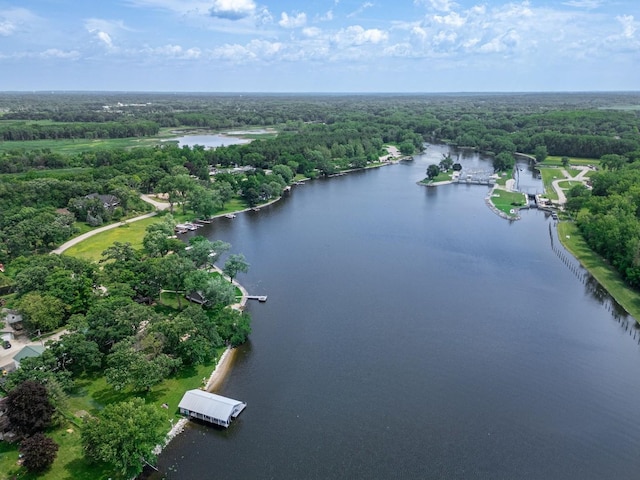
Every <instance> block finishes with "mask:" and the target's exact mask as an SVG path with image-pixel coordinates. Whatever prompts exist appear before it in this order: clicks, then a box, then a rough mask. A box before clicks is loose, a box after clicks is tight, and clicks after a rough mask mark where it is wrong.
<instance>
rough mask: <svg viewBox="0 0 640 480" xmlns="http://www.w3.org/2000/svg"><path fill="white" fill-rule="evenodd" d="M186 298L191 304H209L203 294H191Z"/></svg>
mask: <svg viewBox="0 0 640 480" xmlns="http://www.w3.org/2000/svg"><path fill="white" fill-rule="evenodd" d="M185 297H186V298H187V300H189V301H190V302H193V303H197V304H198V305H206V303H207V302H208V300H207V299H206V298H204V295H202V292H189V293H187V294H186V295H185Z"/></svg>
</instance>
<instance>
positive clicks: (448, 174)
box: [420, 172, 453, 185]
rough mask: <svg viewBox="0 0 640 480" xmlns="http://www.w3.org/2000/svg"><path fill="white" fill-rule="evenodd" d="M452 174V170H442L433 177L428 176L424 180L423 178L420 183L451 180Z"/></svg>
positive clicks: (427, 183)
mask: <svg viewBox="0 0 640 480" xmlns="http://www.w3.org/2000/svg"><path fill="white" fill-rule="evenodd" d="M452 175H453V173H451V172H440V173H439V174H438V175H437V176H435V177H434V178H432V179H431V178H429V177H427V178H425V179H424V180H422V181H421V182H420V183H424V184H425V185H429V184H430V183H436V182H450V181H451V177H452Z"/></svg>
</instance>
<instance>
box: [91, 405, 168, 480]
mask: <svg viewBox="0 0 640 480" xmlns="http://www.w3.org/2000/svg"><path fill="white" fill-rule="evenodd" d="M165 423H166V422H165V418H164V415H162V413H161V412H160V411H159V410H158V408H157V407H154V406H153V405H147V404H145V403H144V400H142V399H140V398H133V399H132V400H129V401H127V402H120V403H113V404H110V405H107V406H106V407H105V408H104V410H103V411H102V412H100V413H99V414H98V415H97V417H96V418H92V419H89V420H88V421H87V422H86V424H85V426H84V428H83V430H82V445H83V448H84V451H85V454H86V455H87V457H89V459H92V460H98V461H103V462H108V463H110V464H112V465H114V466H115V467H116V468H117V469H118V470H119V471H120V473H121V474H122V475H124V476H126V477H127V478H131V477H132V476H135V475H138V474H139V473H140V472H142V468H143V466H144V462H153V461H154V460H155V454H154V453H153V449H154V447H155V446H156V445H158V444H160V443H162V441H163V440H164V424H165Z"/></svg>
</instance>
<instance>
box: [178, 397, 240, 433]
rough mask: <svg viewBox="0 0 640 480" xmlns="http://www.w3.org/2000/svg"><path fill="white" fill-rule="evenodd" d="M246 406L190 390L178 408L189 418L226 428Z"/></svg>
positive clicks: (229, 399) (238, 402) (225, 398)
mask: <svg viewBox="0 0 640 480" xmlns="http://www.w3.org/2000/svg"><path fill="white" fill-rule="evenodd" d="M246 406H247V404H246V403H244V402H241V401H239V400H234V399H232V398H227V397H223V396H222V395H216V394H215V393H209V392H205V391H203V390H189V391H187V392H186V393H185V394H184V396H183V397H182V400H180V404H179V405H178V408H179V410H180V413H181V414H182V415H186V416H188V417H189V418H197V419H198V420H203V421H205V422H209V423H213V424H214V425H220V426H221V427H225V428H226V427H228V426H229V424H230V423H231V420H233V419H234V418H236V417H237V416H238V415H240V412H242V411H243V410H244V409H245V407H246Z"/></svg>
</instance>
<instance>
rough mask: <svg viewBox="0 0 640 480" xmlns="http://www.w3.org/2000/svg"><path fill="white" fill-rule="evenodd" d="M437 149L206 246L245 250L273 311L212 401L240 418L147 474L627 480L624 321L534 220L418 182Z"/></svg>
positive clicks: (361, 175)
mask: <svg viewBox="0 0 640 480" xmlns="http://www.w3.org/2000/svg"><path fill="white" fill-rule="evenodd" d="M447 152H448V147H444V146H429V148H428V150H427V152H426V154H423V155H417V156H415V160H414V161H413V162H406V163H400V164H397V165H392V166H388V167H384V168H379V169H374V170H368V171H363V172H356V173H352V174H349V175H345V176H340V177H336V178H331V179H328V180H317V181H313V182H307V183H306V184H305V185H304V186H298V187H294V188H293V189H292V192H291V194H290V195H288V196H286V197H285V198H283V200H281V201H280V202H278V203H276V204H274V205H272V206H271V207H268V208H263V209H261V210H260V211H259V212H251V211H250V212H246V213H243V214H239V215H238V216H237V218H235V219H226V218H220V219H217V220H216V221H215V222H214V223H212V224H211V225H209V226H207V227H206V228H204V229H201V230H200V231H199V232H198V233H200V234H204V235H207V236H208V237H209V238H211V239H221V240H224V241H227V242H230V243H231V244H232V245H233V247H232V253H238V252H242V253H244V254H245V256H246V258H247V260H248V261H249V263H250V264H251V268H250V271H249V273H247V274H240V277H239V281H240V282H242V283H243V284H244V285H245V286H246V287H247V289H248V290H249V292H250V293H251V294H256V295H268V296H269V299H268V302H266V303H264V304H262V303H252V304H250V306H249V309H248V310H249V312H250V314H251V315H252V319H253V333H252V335H251V339H250V341H249V342H248V343H247V344H245V345H243V346H242V347H241V348H239V350H238V352H237V355H236V360H235V364H234V366H233V369H232V371H231V373H230V375H229V376H228V377H227V379H226V380H225V382H224V383H223V384H222V386H221V388H220V390H219V391H218V393H220V394H222V395H226V396H229V397H232V398H235V399H239V400H242V401H245V402H247V404H248V406H247V408H246V410H245V411H244V412H243V413H242V415H241V416H240V417H239V418H238V419H237V420H236V421H235V423H234V424H232V426H231V427H230V428H229V429H227V430H221V429H216V428H212V427H208V426H205V425H199V424H194V423H191V424H190V425H189V427H188V428H187V429H186V431H185V432H184V433H182V434H181V435H179V436H178V437H177V438H176V439H174V440H173V442H172V443H171V444H170V445H169V447H168V448H167V449H166V450H165V451H164V452H163V453H162V455H161V457H160V459H159V463H158V466H159V469H160V470H161V471H162V472H163V475H164V476H165V477H166V478H169V479H201V478H209V477H215V478H251V479H263V478H264V479H267V478H278V479H300V478H304V479H327V478H385V479H386V478H421V479H436V478H438V479H440V478H446V479H515V478H517V479H541V478H544V479H566V478H581V479H602V478H617V479H631V478H637V476H638V472H640V416H639V415H637V414H635V409H636V408H637V406H638V405H640V375H639V374H638V365H640V346H639V342H640V333H639V332H638V330H637V328H636V326H635V321H634V319H633V318H631V317H629V316H626V315H625V314H624V312H622V311H621V309H620V308H619V306H617V304H615V302H614V301H612V299H611V298H609V296H608V295H607V294H606V293H605V292H604V291H603V290H602V289H601V288H600V287H599V285H598V284H597V282H595V281H594V280H593V279H592V278H591V277H590V276H589V275H588V274H587V273H586V272H585V271H584V270H583V269H582V268H581V267H580V266H579V265H578V264H577V262H576V261H575V260H574V259H573V258H571V257H570V255H568V254H567V253H566V252H565V251H564V249H563V248H562V247H561V246H560V245H559V242H558V240H557V238H556V234H555V228H554V224H553V220H552V219H551V218H550V217H549V216H548V215H547V214H545V213H544V212H541V211H538V210H524V211H522V213H521V216H522V220H520V221H515V222H509V221H507V220H504V219H502V218H500V217H498V216H497V215H495V214H494V213H492V212H491V211H490V210H489V209H488V208H487V206H486V205H485V203H484V197H485V196H486V195H487V193H488V189H487V187H483V186H467V185H447V186H442V187H437V188H426V187H422V186H418V185H416V182H417V181H418V180H421V179H422V178H424V176H425V171H426V169H427V166H428V165H429V164H430V163H438V162H439V161H440V160H441V158H442V153H447ZM457 155H458V152H452V157H453V158H454V159H457V158H458V156H457ZM459 158H460V161H461V162H462V163H463V165H465V168H469V169H490V160H489V159H487V158H483V157H480V156H478V155H476V154H474V153H469V152H460V157H459ZM520 167H521V170H519V176H520V180H519V181H520V182H521V186H523V185H524V186H525V187H526V188H527V189H538V188H539V189H540V190H541V189H542V187H541V185H540V181H539V180H537V178H536V175H535V173H534V172H533V171H532V170H531V169H530V168H529V167H528V165H526V164H521V165H520ZM157 478H160V477H157Z"/></svg>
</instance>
